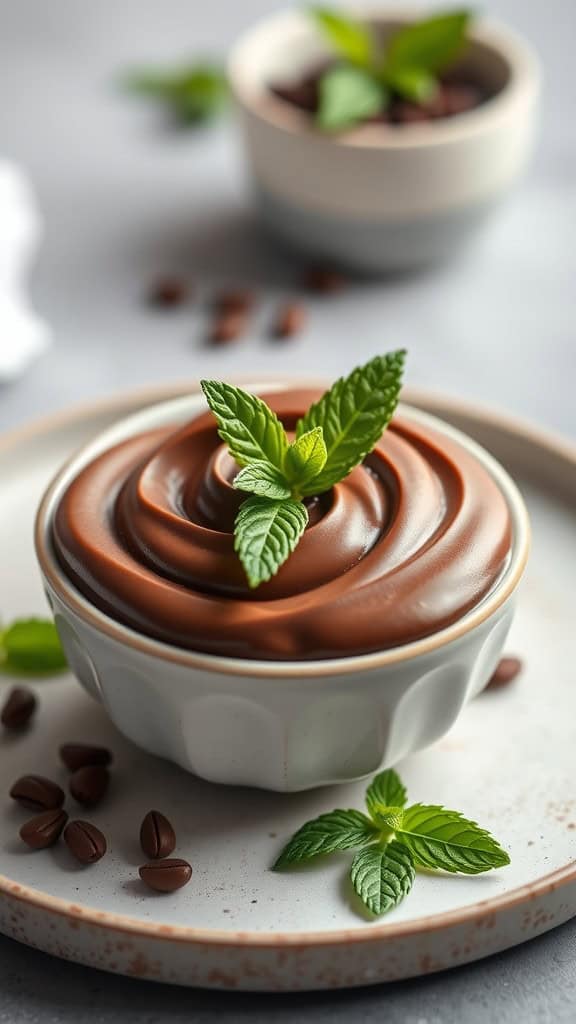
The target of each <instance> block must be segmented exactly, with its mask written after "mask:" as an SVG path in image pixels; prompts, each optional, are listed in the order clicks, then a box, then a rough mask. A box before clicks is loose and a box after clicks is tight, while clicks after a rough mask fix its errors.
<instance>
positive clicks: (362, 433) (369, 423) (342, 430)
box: [296, 350, 405, 803]
mask: <svg viewBox="0 0 576 1024" xmlns="http://www.w3.org/2000/svg"><path fill="white" fill-rule="evenodd" d="M404 357H405V352H404V351H402V350H401V351H398V352H390V353H389V354H388V355H385V356H376V357H375V358H374V359H371V360H370V362H369V363H366V365H365V366H361V367H358V368H357V369H356V370H354V371H353V372H352V373H351V374H350V376H349V377H341V378H340V380H338V381H336V383H335V384H334V385H333V386H332V387H331V388H330V390H329V391H327V392H326V394H325V395H323V397H322V398H321V399H320V401H319V402H316V404H315V405H312V406H311V407H310V409H309V410H308V412H307V413H306V415H305V416H304V417H303V418H302V419H301V420H299V421H298V425H297V427H296V436H297V437H301V436H302V434H304V433H306V432H307V431H308V430H312V428H313V427H316V426H321V427H322V428H323V432H324V441H325V443H326V448H327V451H328V458H327V460H326V465H325V466H324V469H323V470H322V472H321V473H320V474H319V475H318V477H317V478H316V479H315V481H314V493H315V494H321V493H322V492H323V491H327V490H329V489H330V487H333V486H334V484H336V483H338V482H339V481H340V480H342V479H343V478H344V477H345V476H347V475H348V473H349V472H350V470H351V469H354V466H357V465H358V463H359V462H362V459H363V458H364V457H365V456H366V455H367V454H368V453H369V452H371V451H372V449H373V447H374V445H375V444H376V443H377V442H378V441H379V440H380V438H381V436H382V433H383V431H384V429H385V428H386V427H387V426H388V423H389V422H390V420H391V419H392V416H393V414H394V411H395V409H396V406H397V404H398V396H399V394H400V388H401V385H402V372H403V369H404ZM394 802H395V801H393V800H392V801H388V803H394Z"/></svg>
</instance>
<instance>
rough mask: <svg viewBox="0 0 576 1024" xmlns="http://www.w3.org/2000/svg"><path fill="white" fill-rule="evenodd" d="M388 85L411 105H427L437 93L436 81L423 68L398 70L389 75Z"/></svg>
mask: <svg viewBox="0 0 576 1024" xmlns="http://www.w3.org/2000/svg"><path fill="white" fill-rule="evenodd" d="M388 84H389V85H390V86H391V87H392V88H393V89H394V91H395V92H397V93H399V95H400V96H403V97H404V98H405V99H407V100H411V101H412V102H413V103H427V102H429V101H430V100H431V99H433V97H434V96H435V95H436V93H437V91H438V82H437V79H436V78H435V76H434V75H432V74H431V73H430V72H429V71H426V70H424V69H423V68H399V69H398V70H397V71H395V72H394V73H392V74H390V75H389V77H388Z"/></svg>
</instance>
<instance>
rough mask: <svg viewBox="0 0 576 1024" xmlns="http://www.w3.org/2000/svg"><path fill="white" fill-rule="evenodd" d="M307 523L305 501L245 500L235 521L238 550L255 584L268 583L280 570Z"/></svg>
mask: <svg viewBox="0 0 576 1024" xmlns="http://www.w3.org/2000/svg"><path fill="white" fill-rule="evenodd" d="M307 523H308V511H307V509H306V506H305V505H303V504H302V502H301V501H294V500H292V499H285V500H283V501H271V500H270V499H269V498H260V497H254V498H248V499H247V501H244V502H243V503H242V505H241V506H240V509H239V511H238V515H237V516H236V522H235V524H234V550H235V551H236V552H237V553H238V555H239V557H240V561H241V562H242V565H243V566H244V569H245V571H246V576H247V577H248V583H249V584H250V586H251V587H257V586H259V585H260V583H265V582H266V580H269V579H271V578H272V576H274V575H275V574H276V573H277V572H278V569H279V568H280V566H281V565H283V564H284V562H285V561H286V559H287V558H288V556H289V555H291V554H292V552H293V551H294V548H295V547H296V545H297V544H298V541H299V540H300V538H301V536H302V534H303V533H304V530H305V529H306V524H307Z"/></svg>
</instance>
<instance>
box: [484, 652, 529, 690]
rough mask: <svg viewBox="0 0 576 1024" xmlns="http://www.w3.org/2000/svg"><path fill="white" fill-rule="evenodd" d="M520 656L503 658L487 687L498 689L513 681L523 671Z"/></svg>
mask: <svg viewBox="0 0 576 1024" xmlns="http://www.w3.org/2000/svg"><path fill="white" fill-rule="evenodd" d="M522 667H523V666H522V662H521V661H520V658H502V661H501V662H500V664H499V665H498V667H497V669H496V671H495V672H494V674H493V675H492V678H491V679H490V680H489V681H488V683H487V684H486V689H487V690H488V689H491V690H497V689H498V688H499V687H500V686H506V685H507V684H508V683H511V682H512V681H513V680H514V679H516V676H518V675H519V674H520V672H521V671H522Z"/></svg>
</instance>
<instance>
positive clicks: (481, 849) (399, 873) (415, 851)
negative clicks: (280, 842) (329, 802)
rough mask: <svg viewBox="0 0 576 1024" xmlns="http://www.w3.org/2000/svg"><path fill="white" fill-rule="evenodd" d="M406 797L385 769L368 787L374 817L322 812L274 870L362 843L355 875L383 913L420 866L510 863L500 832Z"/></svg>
mask: <svg viewBox="0 0 576 1024" xmlns="http://www.w3.org/2000/svg"><path fill="white" fill-rule="evenodd" d="M405 803H406V788H405V786H404V784H403V782H402V780H401V779H400V777H399V776H398V775H397V773H396V772H395V771H393V770H392V769H388V770H387V771H385V772H381V773H380V774H379V775H377V776H376V777H375V778H374V779H373V780H372V782H371V784H370V785H369V787H368V789H367V791H366V805H367V807H368V811H369V813H370V817H367V816H366V815H365V814H362V813H360V812H359V811H353V810H349V811H340V810H338V811H332V812H331V813H328V814H321V815H320V817H319V818H315V819H314V820H313V821H309V822H308V823H307V824H306V825H303V826H302V828H300V829H299V830H298V831H297V832H296V833H295V835H294V836H293V837H292V839H291V840H290V842H289V843H288V844H287V845H286V846H285V847H284V849H283V850H282V852H281V854H280V856H279V857H278V859H277V861H276V863H275V864H274V867H273V870H275V871H277V870H281V869H283V868H287V867H290V866H291V865H292V864H295V863H297V862H298V861H303V860H311V859H312V858H314V857H318V856H320V855H321V854H326V853H333V852H334V851H336V850H350V849H353V848H354V847H360V850H359V852H358V853H357V854H356V856H355V857H354V860H353V861H352V866H351V869H350V881H351V883H352V886H353V888H354V890H355V892H356V893H357V895H358V896H359V897H360V899H361V900H362V902H363V904H364V906H365V907H366V908H367V909H368V910H369V911H370V913H371V914H374V915H376V916H379V915H381V914H385V913H387V912H388V911H389V910H391V909H392V908H393V907H395V906H397V905H398V903H400V901H401V900H403V899H404V897H405V896H406V895H407V894H408V893H409V892H410V889H411V888H412V884H413V882H414V877H415V872H416V870H417V869H418V868H419V867H420V868H425V869H426V870H437V869H440V870H443V871H450V872H452V873H456V872H460V873H461V874H467V875H473V874H480V872H483V871H489V870H490V869H491V868H499V867H504V866H505V865H506V864H509V863H510V857H509V856H508V854H507V853H506V851H505V850H503V849H502V847H501V846H500V844H499V843H498V842H497V841H496V839H494V837H493V836H491V835H490V833H489V832H487V831H486V830H485V829H483V828H481V827H480V826H479V825H477V824H476V822H474V821H469V820H468V819H467V818H464V817H463V816H462V815H461V814H460V813H459V812H458V811H447V810H446V809H445V808H444V807H438V806H435V805H431V806H426V805H424V804H414V805H413V806H412V807H408V808H405V807H404V804H405Z"/></svg>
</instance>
